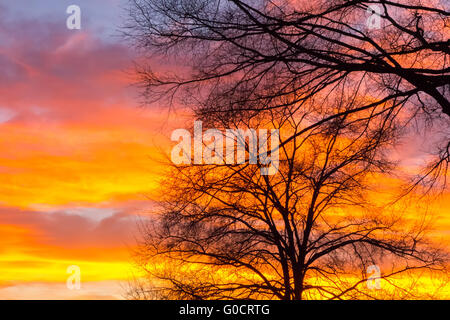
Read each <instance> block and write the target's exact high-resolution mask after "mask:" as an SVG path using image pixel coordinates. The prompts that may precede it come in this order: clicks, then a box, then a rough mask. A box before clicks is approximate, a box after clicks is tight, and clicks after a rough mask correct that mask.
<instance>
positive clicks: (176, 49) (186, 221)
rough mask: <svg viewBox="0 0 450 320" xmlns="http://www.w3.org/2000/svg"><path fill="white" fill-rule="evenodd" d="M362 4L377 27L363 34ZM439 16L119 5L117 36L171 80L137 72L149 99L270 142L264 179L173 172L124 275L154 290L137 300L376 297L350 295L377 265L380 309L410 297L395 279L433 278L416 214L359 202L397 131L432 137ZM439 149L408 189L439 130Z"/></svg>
mask: <svg viewBox="0 0 450 320" xmlns="http://www.w3.org/2000/svg"><path fill="white" fill-rule="evenodd" d="M373 5H378V6H379V7H380V10H381V11H379V12H380V20H381V22H380V23H381V25H382V29H379V30H377V29H371V28H369V27H368V26H367V25H366V21H367V18H368V15H369V14H370V10H369V9H370V8H373V7H372V6H373ZM448 17H449V12H447V11H445V8H442V7H440V6H439V4H437V3H434V2H433V1H427V2H426V3H425V1H418V0H412V1H410V2H408V4H402V3H398V2H395V1H383V0H380V1H343V0H342V1H316V0H313V1H308V2H306V1H281V0H280V1H263V0H260V1H256V0H255V1H237V0H231V1H220V0H217V1H206V0H189V1H188V0H165V1H162V0H134V1H132V6H131V8H130V20H129V21H128V24H127V26H126V29H125V32H126V35H127V36H128V37H130V39H131V40H132V41H133V43H134V44H136V45H137V46H138V47H140V48H141V49H143V50H144V51H145V52H149V53H152V54H154V55H155V57H156V56H159V57H160V56H161V55H163V54H165V55H167V56H168V57H169V59H172V58H174V59H176V61H177V62H178V64H179V65H183V67H184V68H183V69H182V71H181V68H180V71H179V72H175V73H173V72H165V73H161V72H156V71H154V70H152V69H151V68H148V67H147V66H141V67H139V68H138V74H139V76H140V81H141V84H142V85H143V88H144V89H145V90H144V95H145V97H146V98H147V99H148V101H149V102H152V101H159V102H161V101H164V99H168V100H166V101H170V102H172V101H175V99H177V101H179V102H181V103H182V104H183V105H185V106H188V107H190V108H191V110H192V111H193V112H194V115H195V116H196V118H198V119H201V120H203V121H204V123H205V125H206V126H209V127H214V128H219V129H226V128H243V129H250V128H275V129H279V130H280V133H281V135H280V144H279V145H280V147H279V152H280V166H279V171H278V173H277V174H276V175H273V176H263V175H261V174H260V171H259V169H260V167H261V164H258V165H251V164H241V165H230V164H226V163H220V164H215V165H208V164H202V165H195V166H183V165H176V166H173V168H172V171H171V173H170V175H169V178H168V179H167V181H165V182H164V184H163V185H164V196H163V198H162V199H161V205H162V210H161V212H160V213H159V215H158V216H157V218H156V219H155V221H154V222H153V223H150V224H145V225H143V226H142V228H143V229H142V231H143V235H144V239H143V243H142V246H141V250H140V251H139V252H138V254H137V259H138V264H139V265H140V266H141V267H142V269H143V270H144V271H145V272H146V273H148V274H149V275H150V276H151V277H152V278H153V279H158V280H157V284H155V287H154V288H157V289H151V290H150V291H152V290H158V292H159V294H160V295H161V297H165V298H182V299H225V298H226V299H229V298H231V299H242V298H245V299H254V298H270V299H273V298H275V299H288V300H290V299H305V298H327V299H343V298H351V299H357V298H379V297H380V292H378V291H376V290H375V291H371V290H367V289H366V281H367V274H366V270H367V267H368V266H370V265H379V266H380V268H381V270H382V274H381V277H382V278H383V279H384V281H386V283H389V284H390V286H389V288H390V289H386V290H383V294H385V296H383V297H395V298H402V297H413V296H414V291H413V290H411V289H412V288H411V287H409V284H408V285H399V284H398V282H396V281H394V279H395V278H396V277H397V276H399V275H401V274H405V273H408V272H412V271H415V270H418V269H421V270H427V271H430V272H431V271H434V270H445V254H444V253H443V252H442V251H441V250H438V249H436V248H435V247H433V246H432V245H431V243H430V242H429V241H428V240H427V238H426V236H425V233H426V231H427V228H428V225H427V224H426V223H424V220H421V219H422V218H423V217H422V216H421V215H419V214H417V216H416V217H415V218H413V219H411V217H409V216H408V217H407V216H406V214H405V212H404V211H402V210H400V209H398V208H397V207H395V206H390V207H388V206H381V205H380V204H379V203H377V202H376V201H373V199H370V196H369V194H370V193H369V192H368V190H369V189H371V188H372V187H373V183H372V182H373V181H374V179H376V178H377V177H378V176H379V175H381V174H387V173H389V172H391V171H392V170H393V169H394V168H395V163H393V162H391V161H390V160H389V159H390V158H389V156H388V152H389V150H390V146H392V145H393V144H394V143H395V142H396V141H397V140H396V139H397V138H398V137H399V136H401V135H402V134H403V131H404V129H405V128H406V127H407V126H408V125H409V124H410V123H411V119H415V120H417V119H419V120H420V121H422V120H426V121H423V122H421V124H420V125H419V127H420V128H422V127H425V126H424V125H422V123H431V124H432V125H436V124H439V125H441V124H447V126H448V121H449V117H448V115H450V107H449V99H448V95H449V79H450V76H449V68H448V54H449V46H448V44H449V41H448V40H447V34H448V31H449V29H448ZM186 66H188V67H189V68H188V70H186ZM427 121H428V122H427ZM441 142H442V143H441V147H440V149H439V158H438V159H437V161H436V162H434V163H431V164H430V168H429V170H428V171H427V172H426V175H425V176H422V177H421V181H425V177H428V176H431V177H437V176H439V175H440V174H441V173H442V170H443V169H445V168H446V166H448V161H449V160H450V158H449V146H450V144H448V130H447V131H445V129H444V134H443V138H442V141H441ZM272 151H274V150H272ZM371 181H372V182H371ZM432 181H435V179H432ZM372 192H373V191H372ZM146 290H147V289H146V288H145V287H142V286H140V287H139V289H138V290H135V291H134V292H133V293H134V294H135V295H136V297H138V298H141V297H146V293H147V292H146ZM152 292H154V291H152Z"/></svg>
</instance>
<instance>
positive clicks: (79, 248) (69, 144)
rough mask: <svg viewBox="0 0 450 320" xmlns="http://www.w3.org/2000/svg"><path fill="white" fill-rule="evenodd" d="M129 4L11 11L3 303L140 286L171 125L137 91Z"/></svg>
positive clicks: (5, 80)
mask: <svg viewBox="0 0 450 320" xmlns="http://www.w3.org/2000/svg"><path fill="white" fill-rule="evenodd" d="M123 3H124V1H116V0H102V1H100V0H96V1H87V0H86V1H81V0H80V1H76V3H75V2H74V1H50V0H44V1H27V0H20V1H1V2H0V69H1V70H2V72H1V74H0V239H1V243H0V299H2V298H121V294H122V293H123V280H126V279H127V278H128V277H130V274H131V272H132V270H131V265H130V248H131V247H132V246H133V245H134V243H135V242H134V236H135V234H134V233H135V232H134V231H135V226H136V222H137V221H138V218H137V217H138V216H142V215H145V214H146V212H147V211H148V208H150V207H151V201H150V200H149V197H151V194H152V191H153V190H154V188H155V186H156V180H157V174H156V173H157V172H158V170H157V163H156V162H155V160H154V159H155V157H156V156H157V154H158V153H159V152H160V151H159V150H158V148H159V146H160V141H161V140H162V139H164V132H163V129H162V128H163V127H164V125H165V124H166V123H167V121H168V120H167V113H164V112H161V111H160V110H155V109H154V108H153V109H149V108H141V107H140V105H139V99H138V96H137V94H136V90H135V88H133V87H131V86H130V83H131V77H130V71H131V66H132V60H133V55H134V52H132V51H131V50H129V48H128V46H127V45H125V44H122V42H123V41H122V40H121V39H120V38H118V37H117V35H118V32H117V29H118V27H119V26H120V23H121V20H120V15H121V14H123V11H121V6H122V5H123ZM71 4H77V5H79V6H80V8H81V19H82V20H81V21H82V25H81V30H68V29H67V28H66V18H67V17H68V14H66V8H67V6H69V5H71ZM122 7H123V6H122ZM70 265H78V266H79V267H80V268H81V280H82V288H81V290H72V291H71V290H68V289H67V288H66V279H67V277H68V274H67V273H66V269H67V267H68V266H70Z"/></svg>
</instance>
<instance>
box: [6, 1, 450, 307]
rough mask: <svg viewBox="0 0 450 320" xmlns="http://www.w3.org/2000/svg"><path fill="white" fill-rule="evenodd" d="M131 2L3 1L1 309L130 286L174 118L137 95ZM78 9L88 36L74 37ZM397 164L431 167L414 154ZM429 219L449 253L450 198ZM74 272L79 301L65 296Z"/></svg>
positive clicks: (119, 293) (111, 294)
mask: <svg viewBox="0 0 450 320" xmlns="http://www.w3.org/2000/svg"><path fill="white" fill-rule="evenodd" d="M125 3H126V0H95V1H92V0H70V1H66V0H59V1H52V0H40V1H29V0H15V1H6V0H1V1H0V70H1V71H2V72H1V73H0V239H1V242H0V299H21V298H22V299H23V298H25V299H39V298H42V299H46V298H57V299H77V298H94V299H101V298H107V299H116V298H117V299H120V298H123V293H124V288H125V287H126V283H127V279H130V277H132V275H133V267H132V264H131V257H130V255H131V251H132V248H133V246H134V245H135V237H136V223H137V222H138V221H139V219H145V217H146V216H147V215H148V212H149V211H150V210H151V208H152V199H154V197H155V195H156V193H157V192H156V187H157V182H158V179H159V178H160V173H161V164H159V162H158V161H157V159H158V157H160V152H161V150H160V148H164V146H167V145H168V144H167V140H166V139H167V136H168V129H167V128H168V127H170V125H169V122H170V121H171V118H172V117H173V114H169V113H168V111H166V109H165V108H164V107H165V106H160V108H157V107H142V106H141V104H140V101H139V95H138V90H137V88H136V87H134V86H132V85H131V84H132V76H131V71H132V66H133V60H134V59H136V58H137V57H136V55H137V53H136V52H134V51H133V50H132V49H131V48H130V46H129V45H128V44H127V43H125V42H124V40H123V39H122V38H120V37H119V36H118V35H119V32H118V28H119V27H120V25H121V22H122V21H123V20H122V19H121V16H123V15H124V14H125V12H124V10H123V7H124V5H125ZM71 4H77V5H79V6H80V7H81V19H82V20H81V21H82V29H81V30H68V29H67V28H66V19H67V17H68V14H66V8H67V7H68V6H69V5H71ZM414 150H416V148H415V149H414ZM399 157H401V159H402V160H403V163H404V165H408V164H410V165H412V164H417V163H418V162H419V163H420V162H421V160H423V159H422V158H421V156H420V155H418V154H417V152H416V151H411V150H409V148H408V147H407V146H406V147H405V146H404V147H402V148H401V151H399ZM432 208H433V210H434V211H435V212H436V214H437V221H438V223H437V228H438V234H437V237H439V238H441V239H444V241H447V242H448V239H449V235H450V217H449V213H450V196H449V195H448V194H444V195H443V196H442V198H441V199H440V200H439V201H438V202H436V203H434V204H433V206H432ZM70 265H77V266H79V267H80V269H81V281H82V282H81V286H82V287H81V289H80V290H69V289H68V288H67V287H66V280H67V277H68V276H69V275H68V274H67V273H66V270H67V267H68V266H70Z"/></svg>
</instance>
